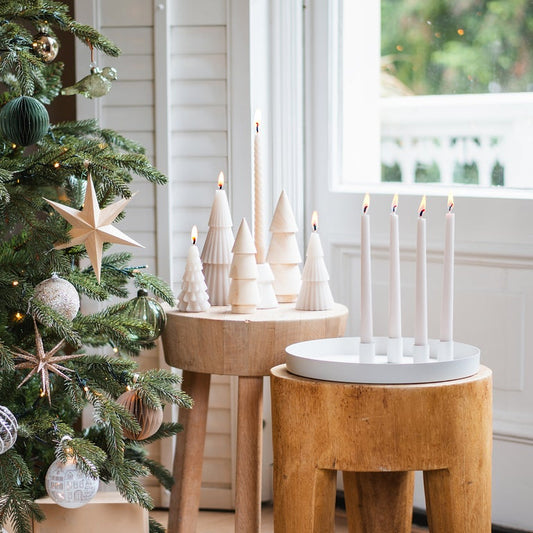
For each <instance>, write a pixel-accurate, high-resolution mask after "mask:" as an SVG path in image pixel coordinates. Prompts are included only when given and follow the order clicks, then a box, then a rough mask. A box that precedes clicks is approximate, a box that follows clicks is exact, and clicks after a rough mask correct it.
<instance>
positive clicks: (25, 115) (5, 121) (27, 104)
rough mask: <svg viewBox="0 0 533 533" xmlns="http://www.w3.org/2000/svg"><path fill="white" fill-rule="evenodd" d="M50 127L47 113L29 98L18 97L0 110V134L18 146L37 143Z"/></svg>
mask: <svg viewBox="0 0 533 533" xmlns="http://www.w3.org/2000/svg"><path fill="white" fill-rule="evenodd" d="M49 126H50V119H49V117H48V111H47V110H46V107H44V105H43V104H41V102H39V100H37V99H35V98H32V97H31V96H18V97H17V98H13V100H10V101H9V102H8V103H7V104H6V105H5V106H4V107H3V108H2V109H1V110H0V134H1V135H2V137H4V138H5V139H7V140H8V141H10V142H12V143H15V144H17V145H19V146H29V145H30V144H35V143H36V142H39V141H40V140H41V139H42V138H43V137H44V135H45V134H46V132H47V131H48V128H49Z"/></svg>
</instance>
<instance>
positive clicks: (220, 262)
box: [201, 172, 234, 305]
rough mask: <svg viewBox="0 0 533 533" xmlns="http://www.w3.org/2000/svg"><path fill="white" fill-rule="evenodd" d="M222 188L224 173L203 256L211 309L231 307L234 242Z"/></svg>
mask: <svg viewBox="0 0 533 533" xmlns="http://www.w3.org/2000/svg"><path fill="white" fill-rule="evenodd" d="M223 187H224V173H223V172H220V174H219V176H218V190H217V191H216V192H215V199H214V201H213V206H212V207H211V214H210V216H209V222H208V225H209V231H208V232H207V237H206V239H205V244H204V248H203V250H202V256H201V259H202V263H203V266H204V275H205V282H206V284H207V293H208V294H209V300H210V302H211V305H228V304H229V269H230V265H231V247H232V246H233V242H234V239H233V231H232V229H231V228H232V226H233V222H232V220H231V212H230V209H229V204H228V197H227V196H226V191H225V190H223Z"/></svg>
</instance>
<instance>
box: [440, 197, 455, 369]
mask: <svg viewBox="0 0 533 533" xmlns="http://www.w3.org/2000/svg"><path fill="white" fill-rule="evenodd" d="M454 241H455V213H453V196H452V195H451V194H450V195H449V196H448V212H447V213H446V218H445V230H444V271H443V279H442V309H441V315H440V340H441V343H440V344H441V345H440V346H439V359H451V358H453V349H452V341H453V292H454V255H455V250H454V245H455V243H454Z"/></svg>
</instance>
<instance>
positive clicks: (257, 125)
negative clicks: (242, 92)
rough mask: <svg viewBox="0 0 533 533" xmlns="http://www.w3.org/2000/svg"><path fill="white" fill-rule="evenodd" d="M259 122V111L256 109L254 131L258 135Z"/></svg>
mask: <svg viewBox="0 0 533 533" xmlns="http://www.w3.org/2000/svg"><path fill="white" fill-rule="evenodd" d="M260 122H261V110H260V109H256V110H255V115H254V123H255V131H256V132H257V133H259V123H260Z"/></svg>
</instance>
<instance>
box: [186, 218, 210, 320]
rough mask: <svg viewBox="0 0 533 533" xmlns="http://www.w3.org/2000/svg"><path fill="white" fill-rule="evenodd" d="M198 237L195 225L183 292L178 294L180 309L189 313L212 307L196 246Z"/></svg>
mask: <svg viewBox="0 0 533 533" xmlns="http://www.w3.org/2000/svg"><path fill="white" fill-rule="evenodd" d="M197 239H198V229H197V227H196V226H193V227H192V231H191V240H192V245H191V247H190V248H189V254H188V255H187V263H186V264H185V273H184V274H183V279H182V283H181V292H180V294H179V296H178V309H179V310H180V311H186V312H187V313H200V312H201V311H207V309H209V307H210V306H209V301H208V300H209V296H208V294H207V285H206V283H205V279H204V275H203V273H202V261H201V259H200V253H199V252H198V246H196V240H197Z"/></svg>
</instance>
